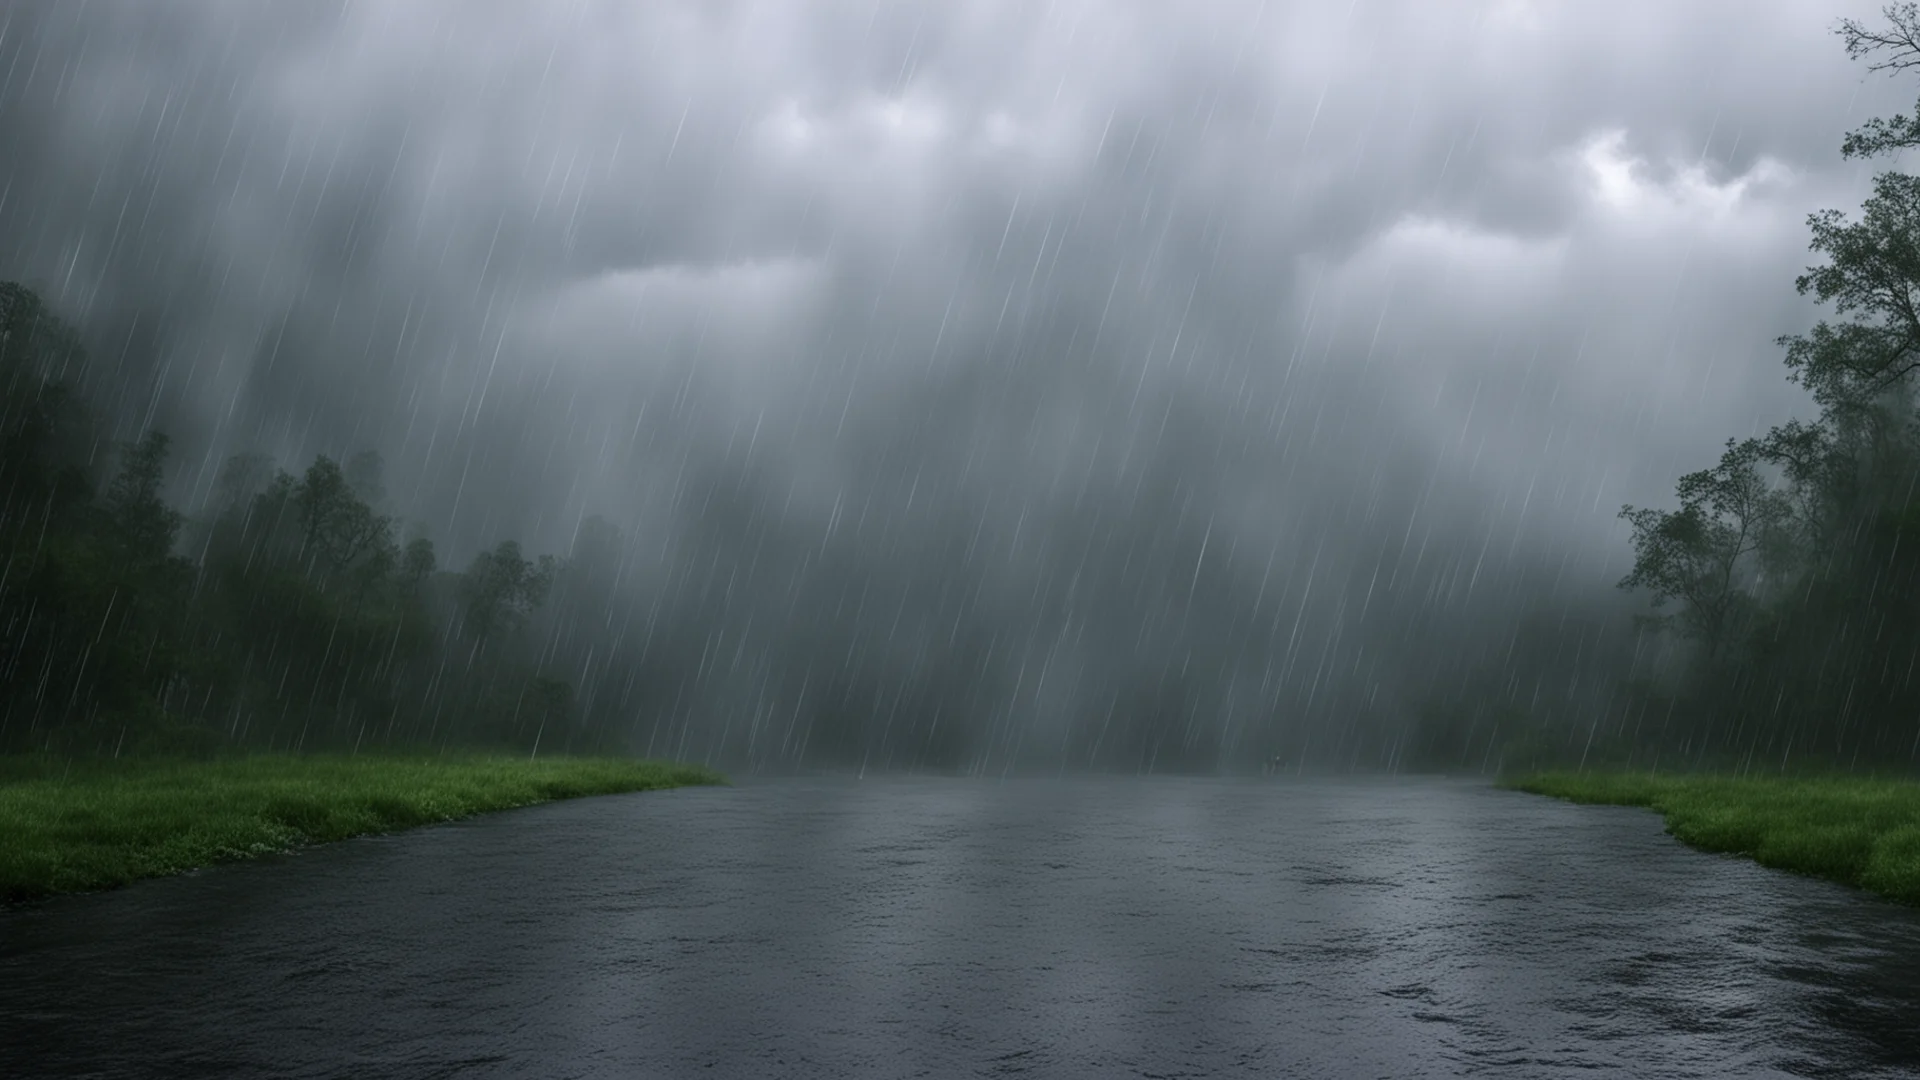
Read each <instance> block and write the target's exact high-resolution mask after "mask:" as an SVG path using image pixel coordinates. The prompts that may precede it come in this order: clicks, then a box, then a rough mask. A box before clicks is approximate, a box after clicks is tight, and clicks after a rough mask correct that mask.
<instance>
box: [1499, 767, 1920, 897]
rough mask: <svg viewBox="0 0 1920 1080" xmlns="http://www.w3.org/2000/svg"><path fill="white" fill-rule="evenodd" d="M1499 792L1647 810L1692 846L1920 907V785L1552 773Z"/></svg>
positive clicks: (1507, 784) (1519, 781)
mask: <svg viewBox="0 0 1920 1080" xmlns="http://www.w3.org/2000/svg"><path fill="white" fill-rule="evenodd" d="M1503 786H1505V787H1509V788H1513V789H1515V790H1519V791H1528V792H1532V793H1534V794H1536V795H1552V796H1555V797H1558V798H1562V799H1568V800H1571V801H1573V802H1579V803H1607V804H1613V805H1619V806H1644V807H1648V808H1650V809H1653V810H1657V811H1659V812H1660V813H1661V814H1662V815H1664V816H1665V818H1666V821H1667V831H1668V832H1669V833H1672V834H1673V835H1674V836H1675V837H1676V838H1678V839H1679V840H1681V841H1683V842H1685V843H1687V844H1691V845H1692V846H1694V847H1697V848H1701V849H1703V850H1706V851H1717V852H1727V853H1730V854H1735V855H1745V856H1747V857H1749V858H1752V859H1753V860H1755V861H1756V862H1758V863H1760V864H1761V865H1762V866H1770V867H1773V868H1775V869H1779V870H1790V871H1793V872H1794V873H1799V874H1808V875H1811V876H1814V877H1821V878H1827V879H1829V880H1832V881H1838V882H1842V883H1844V884H1847V885H1852V886H1856V887H1858V888H1862V889H1866V890H1868V891H1870V892H1874V893H1878V894H1879V895H1881V896H1884V897H1886V898H1888V899H1890V900H1896V901H1899V902H1901V903H1905V904H1914V905H1920V783H1916V782H1914V781H1912V780H1900V779H1888V778H1864V779H1863V778H1857V777H1847V776H1835V777H1731V776H1715V775H1686V774H1679V775H1662V774H1653V773H1605V772H1600V773H1568V772H1552V773H1539V774H1535V775H1530V776H1524V777H1520V778H1517V779H1513V780H1507V781H1503Z"/></svg>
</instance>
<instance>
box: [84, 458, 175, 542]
mask: <svg viewBox="0 0 1920 1080" xmlns="http://www.w3.org/2000/svg"><path fill="white" fill-rule="evenodd" d="M168 445H169V440H168V438H167V436H166V435H164V434H162V433H161V432H158V431H150V432H148V433H147V434H146V436H145V437H144V438H142V439H141V440H140V441H139V442H137V443H134V444H132V445H131V446H129V447H127V450H126V455H125V457H124V459H123V460H122V462H121V465H120V472H119V474H118V475H117V476H115V477H114V478H113V481H112V483H110V484H108V485H107V490H106V493H105V495H104V497H103V498H102V500H101V501H102V504H103V505H102V509H103V510H105V511H106V515H107V521H108V522H109V524H110V527H111V529H112V532H113V535H114V537H115V538H116V539H117V540H118V541H119V543H120V546H121V550H122V552H123V553H124V555H125V556H126V557H127V558H128V559H129V560H131V561H132V562H134V563H135V564H136V565H141V566H147V565H152V564H155V563H158V562H160V561H162V560H164V559H165V558H166V557H167V556H168V555H169V554H171V553H172V551H173V541H174V539H175V537H176V536H178V535H179V532H180V523H181V520H182V519H181V515H180V512H179V511H177V510H175V509H174V508H173V507H171V506H168V505H167V503H166V500H165V499H163V498H161V496H160V484H161V480H162V477H163V473H164V470H165V468H166V461H167V447H168Z"/></svg>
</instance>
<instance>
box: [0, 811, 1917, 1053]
mask: <svg viewBox="0 0 1920 1080" xmlns="http://www.w3.org/2000/svg"><path fill="white" fill-rule="evenodd" d="M1916 971H1920V913H1916V912H1913V911H1909V910H1907V909H1903V908H1898V907H1893V906H1890V905H1886V904H1882V903H1878V902H1875V901H1872V900H1869V899H1866V898H1864V897H1861V896H1859V895H1857V894H1854V893H1851V892H1849V891H1847V890H1844V889H1840V888H1838V887H1835V886H1830V885H1826V884H1823V883H1820V882H1815V881H1810V880H1805V879H1800V878H1795V877H1791V876H1787V875H1781V874H1776V873H1773V872H1770V871H1766V870H1763V869H1761V868H1759V867H1756V866H1753V865H1751V864H1748V863H1745V862H1742V861H1740V860H1737V859H1729V858H1718V857H1713V856H1706V855H1701V854H1698V853H1694V852H1690V851H1687V850H1685V849H1683V848H1680V847H1679V846H1678V845H1676V844H1675V843H1673V842H1672V841H1671V840H1670V839H1668V838H1667V837H1665V836H1664V835H1663V834H1662V833H1661V831H1660V828H1659V824H1658V820H1657V819H1656V818H1654V817H1653V816H1652V815H1650V814H1646V813H1643V812H1639V811H1633V810H1622V809H1610V808H1593V807H1573V806H1567V805H1564V804H1559V803H1554V802H1550V801H1547V800H1541V799H1534V798H1531V797H1527V796H1520V795H1513V794H1509V793H1503V792H1496V791H1491V790H1487V789H1485V788H1483V787H1479V786H1476V785H1471V784H1464V783H1447V782H1413V783H1392V782H1387V781H1377V782H1363V781H1340V782H1334V781H1301V780H1294V779H1285V780H1275V779H1268V780H1259V781H1226V780H1178V779H1151V780H1137V779H1131V778H1129V779H1080V780H1071V779H1070V780H1066V781H1062V782H1055V781H1038V780H1032V781H1028V780H1019V781H1011V782H1004V783H1002V782H994V781H977V780H944V779H926V778H915V779H906V778H898V779H885V780H874V779H872V778H869V779H867V780H865V781H858V782H856V781H852V780H846V781H838V780H834V781H821V780H785V781H780V782H777V783H760V784H756V783H747V784H745V785H743V786H742V787H740V788H736V789H731V790H728V789H721V790H697V791H679V792H670V793H658V794H648V795H641V796H633V797H621V798H613V799H602V800H592V801H587V802H579V803H568V804H560V805H555V806H549V807H542V808H537V809H533V810H528V811H521V812H516V813H511V814H506V815H500V816H497V817H493V818H489V819H484V820H481V821H475V822H468V823H463V824H459V825H454V826H448V827H444V828H439V829H432V830H427V831H424V832H417V833H411V834H407V835H404V836H399V837H391V838H384V839H378V840H367V841H355V842H352V843H348V844H343V845H336V846H333V847H329V848H322V849H316V850H313V851H309V852H306V853H304V854H301V855H298V856H293V857H288V858H281V859H274V860H269V861H267V862H263V863H257V864H249V865H242V866H234V867H227V868H222V869H220V870H217V871H213V872H209V873H203V874H199V875H194V876H191V877H187V878H179V879H173V880H169V881H161V882H149V883H145V884H143V885H139V886H136V887H134V888H132V889H128V890H125V891H122V892H118V893H110V894H101V895H97V896H89V897H76V898H69V899H65V900H61V901H57V902H54V903H50V904H48V905H45V906H43V907H41V908H37V909H33V910H27V911H17V912H13V913H9V914H5V915H0V1016H4V1017H5V1018H6V1023H5V1024H4V1025H0V1074H4V1075H80V1074H86V1075H109V1076H111V1075H128V1076H133V1075H140V1076H151V1075H178V1076H187V1075H193V1076H200V1075H261V1076H267V1075H273V1076H283V1075H307V1076H336V1075H337V1076H356V1077H364V1076H380V1075H395V1076H402V1075H409V1076H410V1075H423V1074H428V1073H451V1072H459V1073H460V1074H461V1075H480V1076H487V1075H501V1076H516V1075H529V1076H533V1075H537V1076H560V1075H572V1076H629V1075H643V1074H644V1075H656V1076H659V1075H666V1076H671V1075H682V1074H694V1073H698V1074H700V1075H705V1076H712V1075H735V1076H795V1077H800V1076H835V1077H840V1076H907V1075H923V1076H959V1075H967V1076H979V1075H1002V1074H1006V1075H1013V1074H1022V1073H1024V1074H1030V1075H1038V1076H1103V1077H1105V1076H1127V1075H1186V1076H1275V1075H1294V1076H1318V1077H1346V1076H1368V1077H1373V1076H1395V1077H1420V1076H1455V1075H1468V1074H1471V1075H1487V1076H1516V1077H1518V1076H1528V1077H1533V1076H1556V1075H1563V1076H1571V1075H1580V1076H1584V1077H1591V1076H1595V1075H1600V1076H1609V1075H1612V1076H1633V1077H1722V1076H1724V1077H1761V1076H1770V1075H1802V1076H1805V1075H1813V1076H1849V1077H1870V1076H1876V1075H1878V1076H1898V1075H1911V1073H1912V1071H1913V1070H1914V1069H1916V1068H1920V1036H1916V1034H1915V1033H1914V1030H1913V1028H1912V1026H1911V1024H1910V1023H1909V1022H1908V1018H1910V1017H1912V1016H1914V1015H1920V982H1916V981H1915V980H1913V979H1912V978H1911V974H1912V973H1913V972H1916Z"/></svg>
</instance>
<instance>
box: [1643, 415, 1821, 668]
mask: <svg viewBox="0 0 1920 1080" xmlns="http://www.w3.org/2000/svg"><path fill="white" fill-rule="evenodd" d="M1763 461H1765V447H1764V445H1763V444H1762V443H1761V442H1760V441H1759V440H1756V439H1748V440H1746V441H1745V442H1738V443H1737V442H1735V441H1734V440H1732V439H1728V440H1727V448H1726V452H1725V453H1724V454H1722V455H1721V457H1720V463H1719V464H1718V465H1716V466H1714V467H1713V468H1711V469H1703V470H1701V471H1699V472H1694V473H1689V474H1687V475H1686V476H1683V477H1681V478H1680V483H1679V485H1678V487H1677V489H1676V494H1677V495H1678V496H1679V499H1680V508H1679V509H1678V510H1653V509H1636V508H1634V507H1632V506H1624V507H1622V508H1621V509H1620V516H1621V517H1622V518H1624V519H1626V521H1627V522H1628V523H1629V524H1630V525H1632V527H1633V549H1634V564H1633V569H1632V571H1630V572H1629V573H1628V574H1627V575H1626V576H1625V577H1624V578H1621V579H1620V588H1622V589H1646V590H1647V591H1649V592H1650V593H1652V594H1653V607H1654V608H1655V609H1656V610H1658V609H1659V608H1661V607H1662V606H1664V605H1665V604H1666V603H1667V602H1668V601H1670V600H1678V601H1680V603H1681V605H1682V606H1681V610H1680V611H1679V612H1678V613H1677V614H1676V615H1675V616H1672V617H1671V621H1672V622H1673V623H1675V624H1677V625H1678V627H1679V628H1680V629H1681V630H1682V631H1683V632H1685V633H1686V634H1687V635H1688V636H1690V637H1693V638H1695V639H1696V640H1698V641H1700V642H1701V644H1702V645H1703V646H1704V648H1705V651H1706V658H1707V660H1708V661H1709V662H1711V661H1712V660H1714V659H1717V658H1718V656H1719V654H1720V651H1721V649H1722V647H1723V646H1724V644H1725V642H1726V639H1727V637H1728V635H1729V634H1730V633H1731V632H1732V631H1733V630H1734V629H1735V626H1736V622H1737V619H1738V617H1739V615H1740V614H1742V613H1743V611H1744V610H1745V608H1746V606H1747V604H1748V603H1749V602H1750V600H1751V595H1750V594H1749V592H1748V591H1747V590H1748V587H1749V586H1758V585H1760V584H1762V583H1763V581H1764V577H1765V573H1766V570H1767V569H1768V567H1767V562H1768V561H1770V560H1767V559H1764V558H1762V556H1763V555H1765V554H1767V553H1768V552H1769V551H1770V550H1777V549H1778V548H1777V545H1779V544H1780V537H1781V535H1782V533H1783V532H1784V531H1785V530H1786V528H1787V527H1788V525H1789V522H1790V521H1791V519H1792V507H1791V504H1790V503H1789V502H1788V501H1787V499H1786V498H1785V497H1784V496H1783V495H1782V494H1780V493H1779V492H1776V491H1774V490H1772V489H1771V488H1770V487H1769V485H1768V484H1767V481H1766V478H1765V477H1764V476H1762V475H1761V473H1760V469H1759V466H1760V464H1761V463H1762V462H1763Z"/></svg>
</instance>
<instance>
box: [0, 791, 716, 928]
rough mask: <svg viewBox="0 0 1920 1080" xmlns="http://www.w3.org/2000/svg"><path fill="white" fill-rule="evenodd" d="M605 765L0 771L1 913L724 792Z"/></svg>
mask: <svg viewBox="0 0 1920 1080" xmlns="http://www.w3.org/2000/svg"><path fill="white" fill-rule="evenodd" d="M722 782H723V781H722V779H721V778H720V776H719V775H718V774H716V773H713V772H711V771H709V770H707V769H703V768H699V767H697V766H690V765H676V764H672V763H668V762H657V761H627V760H619V759H609V758H544V759H540V760H537V761H529V760H525V759H518V758H429V757H417V758H406V757H380V756H373V757H365V756H363V757H251V758H236V759H232V760H224V761H201V762H194V761H119V762H98V763H91V764H85V763H82V764H70V763H65V762H58V761H49V760H45V759H18V758H16V759H13V760H10V761H7V762H5V763H3V764H0V902H17V901H21V900H28V899H33V898H36V897H41V896H46V895H49V894H52V893H60V892H78V891H83V890H87V889H101V888H110V887H113V886H117V885H124V884H126V883H127V882H130V881H134V880H137V879H139V878H146V877H158V876H161V875H165V874H176V873H180V872H181V871H184V870H191V869H193V868H195V867H200V866H207V865H211V864H213V863H218V862H227V861H230V860H234V859H245V858H252V857H254V856H257V855H263V854H268V853H271V852H277V851H286V850H289V849H291V848H295V847H299V846H301V845H303V844H315V843H323V842H325V841H329V840H343V839H346V838H347V837H350V836H363V835H367V834H370V833H381V832H392V831H394V830H397V829H405V828H410V827H412V826H416V825H425V824H429V823H432V822H439V821H451V820H453V819H455V818H462V817H467V816H469V815H472V814H478V813H483V812H485V811H489V810H505V809H508V808H510V807H515V806H528V805H531V804H534V803H540V802H548V801H551V800H554V799H568V798H574V797H577V796H582V795H610V794H614V793H616V792H625V791H644V790H648V789H653V788H668V787H679V786H682V785H686V784H712V783H722Z"/></svg>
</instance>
